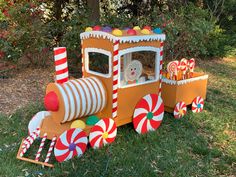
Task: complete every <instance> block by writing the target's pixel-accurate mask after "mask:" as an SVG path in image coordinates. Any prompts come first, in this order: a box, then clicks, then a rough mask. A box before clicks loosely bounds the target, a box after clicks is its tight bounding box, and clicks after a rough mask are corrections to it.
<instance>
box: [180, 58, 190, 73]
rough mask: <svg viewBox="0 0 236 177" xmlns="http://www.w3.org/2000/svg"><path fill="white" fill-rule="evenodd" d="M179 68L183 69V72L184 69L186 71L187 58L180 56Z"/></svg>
mask: <svg viewBox="0 0 236 177" xmlns="http://www.w3.org/2000/svg"><path fill="white" fill-rule="evenodd" d="M180 69H181V71H183V72H186V71H187V69H188V60H187V59H185V58H182V59H181V60H180Z"/></svg>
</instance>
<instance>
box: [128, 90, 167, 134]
mask: <svg viewBox="0 0 236 177" xmlns="http://www.w3.org/2000/svg"><path fill="white" fill-rule="evenodd" d="M163 116H164V104H163V101H162V99H161V97H160V96H158V95H157V94H148V95H146V96H144V97H143V98H142V99H141V100H140V101H139V102H138V104H137V105H136V107H135V110H134V114H133V125H134V129H135V130H136V131H137V132H138V133H139V134H143V133H147V132H148V131H154V130H156V129H157V128H158V127H159V126H160V125H161V122H162V119H163Z"/></svg>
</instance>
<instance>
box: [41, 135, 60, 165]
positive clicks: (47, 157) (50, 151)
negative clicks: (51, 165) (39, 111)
mask: <svg viewBox="0 0 236 177" xmlns="http://www.w3.org/2000/svg"><path fill="white" fill-rule="evenodd" d="M56 139H57V137H56V136H54V137H53V138H52V142H51V144H50V147H49V149H48V152H47V156H46V159H45V161H44V162H45V163H48V161H49V158H50V156H51V153H52V150H53V148H54V145H55V142H56Z"/></svg>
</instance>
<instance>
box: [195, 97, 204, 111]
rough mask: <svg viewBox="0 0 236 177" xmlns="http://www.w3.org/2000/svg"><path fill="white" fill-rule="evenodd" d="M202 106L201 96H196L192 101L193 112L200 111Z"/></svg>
mask: <svg viewBox="0 0 236 177" xmlns="http://www.w3.org/2000/svg"><path fill="white" fill-rule="evenodd" d="M203 106H204V100H203V98H202V97H200V96H197V97H196V98H195V99H194V100H193V103H192V111H193V113H199V112H202V110H203Z"/></svg>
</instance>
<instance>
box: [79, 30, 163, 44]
mask: <svg viewBox="0 0 236 177" xmlns="http://www.w3.org/2000/svg"><path fill="white" fill-rule="evenodd" d="M90 37H94V38H103V39H108V40H110V41H112V42H115V41H116V40H119V41H120V43H125V42H130V43H131V42H139V41H155V40H159V41H164V40H165V39H166V35H165V34H150V35H142V36H114V35H112V34H110V33H106V32H103V31H88V32H83V33H81V34H80V38H81V40H83V39H88V38H90Z"/></svg>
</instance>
